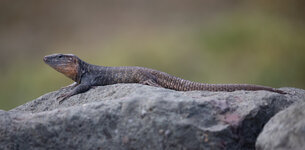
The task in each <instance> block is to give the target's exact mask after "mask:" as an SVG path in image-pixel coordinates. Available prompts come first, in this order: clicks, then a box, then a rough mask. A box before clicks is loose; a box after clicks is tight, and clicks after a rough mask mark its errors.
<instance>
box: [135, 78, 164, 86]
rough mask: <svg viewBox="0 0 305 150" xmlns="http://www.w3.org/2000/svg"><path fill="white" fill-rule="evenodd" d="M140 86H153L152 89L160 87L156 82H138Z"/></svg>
mask: <svg viewBox="0 0 305 150" xmlns="http://www.w3.org/2000/svg"><path fill="white" fill-rule="evenodd" d="M140 83H141V84H144V85H149V86H154V87H162V86H161V85H159V84H158V83H157V82H155V81H154V80H151V79H149V80H145V81H143V82H140Z"/></svg>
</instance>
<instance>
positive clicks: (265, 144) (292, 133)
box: [256, 97, 305, 150]
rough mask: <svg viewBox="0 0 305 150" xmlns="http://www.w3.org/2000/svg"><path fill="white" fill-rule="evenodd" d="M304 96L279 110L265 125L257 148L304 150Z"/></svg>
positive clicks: (266, 149) (267, 149) (262, 149)
mask: <svg viewBox="0 0 305 150" xmlns="http://www.w3.org/2000/svg"><path fill="white" fill-rule="evenodd" d="M304 101H305V97H303V102H300V103H296V104H294V105H292V106H290V107H289V108H287V109H285V110H283V111H281V112H279V113H278V114H276V115H275V116H274V117H272V118H271V119H270V120H269V121H268V123H267V124H266V125H265V127H264V129H263V131H262V133H261V134H260V135H259V137H258V139H257V142H256V148H257V149H258V150H288V149H292V150H304V149H305V102H304Z"/></svg>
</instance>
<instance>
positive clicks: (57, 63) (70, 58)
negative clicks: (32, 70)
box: [43, 54, 81, 81]
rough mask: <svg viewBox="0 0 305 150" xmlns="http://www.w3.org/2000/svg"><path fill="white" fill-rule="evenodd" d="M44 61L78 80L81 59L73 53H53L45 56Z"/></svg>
mask: <svg viewBox="0 0 305 150" xmlns="http://www.w3.org/2000/svg"><path fill="white" fill-rule="evenodd" d="M43 60H44V62H45V63H46V64H48V65H49V66H51V67H52V68H54V69H55V70H56V71H58V72H60V73H62V74H64V75H65V76H67V77H69V78H70V79H72V80H74V81H76V80H77V75H78V71H79V62H80V61H81V60H80V59H79V58H78V57H77V56H75V55H73V54H52V55H48V56H45V57H44V58H43Z"/></svg>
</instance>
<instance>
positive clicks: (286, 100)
mask: <svg viewBox="0 0 305 150" xmlns="http://www.w3.org/2000/svg"><path fill="white" fill-rule="evenodd" d="M67 90H69V89H61V90H58V91H55V92H51V93H48V94H46V95H43V96H41V97H39V98H37V99H35V100H33V101H31V102H28V103H26V104H24V105H21V106H19V107H17V108H15V109H13V110H10V111H0V149H114V150H116V149H118V150H121V149H122V150H124V149H141V150H148V149H149V150H150V149H158V150H162V149H169V150H171V149H183V150H184V149H190V150H192V149H213V150H215V149H216V150H217V149H254V146H255V141H256V137H257V135H258V134H259V132H260V131H261V129H262V128H263V126H264V124H265V123H266V122H267V121H268V120H269V118H271V117H272V116H273V115H274V114H276V113H277V112H278V111H280V110H282V109H284V108H286V107H288V106H289V105H290V104H292V103H294V102H298V101H301V99H300V98H302V97H304V95H305V91H304V90H300V89H293V88H282V90H284V91H287V92H289V93H293V94H286V95H282V94H277V93H272V92H267V91H252V92H251V91H235V92H207V91H190V92H178V91H173V90H168V89H164V88H156V87H150V86H145V85H139V84H116V85H110V86H100V87H96V88H93V89H91V90H89V91H88V92H85V93H83V94H79V95H75V96H73V97H71V98H69V99H67V100H66V101H64V102H63V103H62V104H61V105H59V104H58V102H57V101H56V97H57V96H59V95H60V94H62V93H65V92H67Z"/></svg>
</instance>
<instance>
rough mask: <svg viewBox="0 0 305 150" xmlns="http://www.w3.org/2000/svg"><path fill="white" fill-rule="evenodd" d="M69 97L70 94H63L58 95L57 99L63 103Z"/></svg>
mask: <svg viewBox="0 0 305 150" xmlns="http://www.w3.org/2000/svg"><path fill="white" fill-rule="evenodd" d="M67 98H69V94H62V95H60V96H59V97H57V98H56V99H57V100H58V102H59V104H61V103H63V102H64V100H66V99H67Z"/></svg>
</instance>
